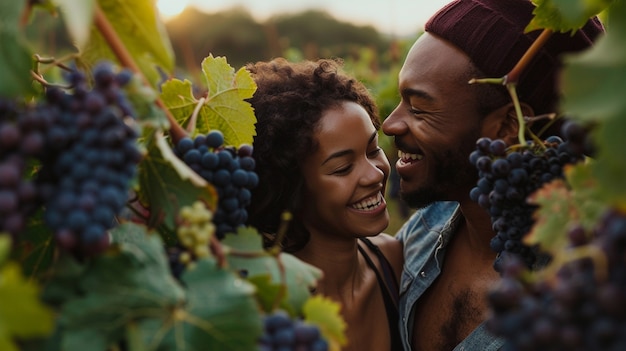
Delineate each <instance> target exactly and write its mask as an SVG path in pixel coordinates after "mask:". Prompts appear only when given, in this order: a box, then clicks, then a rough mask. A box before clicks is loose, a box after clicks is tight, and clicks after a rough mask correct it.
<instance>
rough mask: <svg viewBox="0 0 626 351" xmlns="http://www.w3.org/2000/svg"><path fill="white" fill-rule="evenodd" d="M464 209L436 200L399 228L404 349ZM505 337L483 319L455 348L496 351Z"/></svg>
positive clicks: (407, 345) (454, 203)
mask: <svg viewBox="0 0 626 351" xmlns="http://www.w3.org/2000/svg"><path fill="white" fill-rule="evenodd" d="M460 218H461V211H460V210H459V205H458V203H456V202H435V203H433V204H432V205H430V206H428V207H426V208H424V209H422V210H419V211H417V212H416V213H415V214H413V215H412V216H411V218H410V219H409V220H408V221H407V222H406V223H405V224H404V225H403V226H402V228H401V229H400V230H399V231H398V233H397V235H396V238H397V239H398V240H400V241H402V243H403V245H404V257H405V263H404V268H403V270H402V280H401V282H400V306H399V309H400V319H401V320H400V335H401V336H402V343H403V345H404V350H406V351H410V350H411V339H412V332H413V311H414V306H415V302H416V301H417V299H418V298H419V297H420V296H421V295H422V294H423V293H424V291H426V289H427V288H428V287H429V286H430V285H431V284H432V283H433V282H434V281H435V279H436V278H437V276H439V274H440V273H441V263H442V262H443V260H444V256H445V253H446V246H447V244H448V242H449V241H450V238H451V236H452V234H453V233H454V230H455V228H456V226H457V225H458V224H459V220H460ZM503 344H504V340H502V339H500V338H496V337H495V336H493V335H491V334H489V332H488V331H487V330H486V329H485V325H484V323H483V324H481V325H479V326H478V327H477V328H476V329H475V330H474V331H473V332H472V333H471V334H470V335H468V336H467V338H465V340H463V341H462V342H461V343H460V344H458V345H457V346H456V347H455V348H454V351H474V350H476V351H478V350H480V351H495V350H499V349H500V348H501V347H502V345H503Z"/></svg>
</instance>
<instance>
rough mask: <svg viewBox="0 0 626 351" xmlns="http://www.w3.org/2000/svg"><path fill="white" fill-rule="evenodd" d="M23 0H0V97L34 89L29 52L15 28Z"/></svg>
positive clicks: (22, 7) (29, 91) (29, 92)
mask: <svg viewBox="0 0 626 351" xmlns="http://www.w3.org/2000/svg"><path fill="white" fill-rule="evenodd" d="M24 4H25V2H24V1H0V82H2V84H0V97H3V98H14V97H22V96H28V95H31V94H33V93H34V89H33V86H32V84H31V82H32V79H31V76H30V69H31V62H32V53H31V51H30V49H29V48H28V46H27V44H26V41H25V39H24V37H23V36H22V35H21V33H20V32H19V23H18V20H19V18H20V16H21V14H22V11H23V10H24Z"/></svg>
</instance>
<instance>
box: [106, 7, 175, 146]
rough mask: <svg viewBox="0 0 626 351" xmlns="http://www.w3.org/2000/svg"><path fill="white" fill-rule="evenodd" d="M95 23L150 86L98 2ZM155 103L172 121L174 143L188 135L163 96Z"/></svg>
mask: <svg viewBox="0 0 626 351" xmlns="http://www.w3.org/2000/svg"><path fill="white" fill-rule="evenodd" d="M94 23H95V25H96V28H98V30H99V31H100V34H102V37H103V38H104V40H106V42H107V43H108V44H109V47H110V48H111V50H112V51H113V53H114V54H115V56H116V57H117V59H118V60H119V61H120V63H121V64H122V65H123V66H125V67H127V68H128V69H130V70H131V71H133V72H134V73H135V74H137V75H139V76H140V77H141V79H142V81H143V82H144V84H146V85H148V86H149V85H150V83H149V82H148V80H147V79H146V77H145V76H144V75H143V73H142V72H141V70H140V69H139V66H137V63H135V60H133V57H132V56H131V55H130V53H129V52H128V50H127V49H126V46H125V45H124V43H123V42H122V40H121V39H120V37H119V36H118V35H117V33H116V32H115V28H113V26H112V25H111V23H110V22H109V20H108V19H107V18H106V16H105V14H104V12H102V9H101V8H100V6H98V4H96V5H95V15H94ZM155 104H156V105H157V106H158V107H159V108H160V109H161V110H163V112H164V113H165V115H166V117H167V120H168V121H169V123H170V133H171V134H172V141H173V142H174V143H177V142H178V141H179V140H180V139H182V138H184V137H185V136H187V132H186V131H185V130H184V129H183V128H182V127H181V126H180V125H179V124H178V122H177V121H176V119H175V118H174V116H173V115H172V113H171V112H170V111H169V109H168V108H167V106H165V104H164V103H163V101H162V100H161V98H159V97H157V98H156V100H155Z"/></svg>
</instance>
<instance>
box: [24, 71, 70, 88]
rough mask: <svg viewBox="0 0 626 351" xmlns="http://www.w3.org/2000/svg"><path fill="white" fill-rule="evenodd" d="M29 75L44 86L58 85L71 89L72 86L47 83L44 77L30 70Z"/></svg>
mask: <svg viewBox="0 0 626 351" xmlns="http://www.w3.org/2000/svg"><path fill="white" fill-rule="evenodd" d="M30 76H31V77H33V79H34V80H36V81H37V82H39V83H40V84H41V85H43V86H44V87H58V88H61V89H71V88H72V85H60V84H53V83H49V82H48V81H47V80H46V79H45V78H44V77H42V76H41V75H40V74H39V73H37V72H35V71H30Z"/></svg>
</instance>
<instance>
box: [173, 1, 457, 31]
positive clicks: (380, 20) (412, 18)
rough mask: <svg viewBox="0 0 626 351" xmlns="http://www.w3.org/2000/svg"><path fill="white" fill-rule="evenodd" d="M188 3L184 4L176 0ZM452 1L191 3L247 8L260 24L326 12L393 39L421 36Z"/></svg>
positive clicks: (210, 7)
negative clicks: (291, 15)
mask: <svg viewBox="0 0 626 351" xmlns="http://www.w3.org/2000/svg"><path fill="white" fill-rule="evenodd" d="M175 1H179V2H180V1H184V0H175ZM448 2H450V0H190V4H191V5H193V6H195V7H197V8H199V9H201V10H204V11H208V12H216V11H220V10H224V9H228V8H230V7H232V6H235V5H242V6H244V7H246V8H247V9H248V10H249V11H250V13H251V14H252V15H253V16H255V18H257V20H265V19H266V18H268V17H269V16H271V15H273V14H276V13H293V12H300V11H302V10H305V9H322V10H325V11H327V12H328V13H330V14H331V15H332V16H333V17H335V18H337V19H339V20H342V21H347V22H351V23H354V24H357V25H373V26H374V27H376V28H377V29H378V30H379V31H381V32H383V33H387V34H391V35H397V36H406V35H413V34H416V33H419V32H420V31H421V30H422V28H423V27H424V23H426V20H428V18H429V17H430V16H431V15H432V14H433V13H435V12H436V11H437V10H438V9H439V8H441V7H442V6H443V5H445V4H447V3H448Z"/></svg>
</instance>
